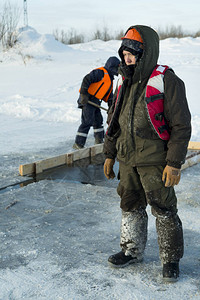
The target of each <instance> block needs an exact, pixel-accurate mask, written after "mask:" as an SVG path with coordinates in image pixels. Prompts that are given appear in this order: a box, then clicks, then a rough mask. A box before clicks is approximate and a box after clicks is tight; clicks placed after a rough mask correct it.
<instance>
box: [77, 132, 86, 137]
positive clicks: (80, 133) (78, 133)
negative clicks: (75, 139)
mask: <svg viewBox="0 0 200 300" xmlns="http://www.w3.org/2000/svg"><path fill="white" fill-rule="evenodd" d="M76 135H80V136H84V137H87V133H83V132H77V134H76Z"/></svg>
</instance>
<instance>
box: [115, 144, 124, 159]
mask: <svg viewBox="0 0 200 300" xmlns="http://www.w3.org/2000/svg"><path fill="white" fill-rule="evenodd" d="M116 148H117V155H118V157H125V156H126V154H127V147H126V145H125V144H124V143H121V142H119V143H117V144H116Z"/></svg>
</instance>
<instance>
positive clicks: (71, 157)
mask: <svg viewBox="0 0 200 300" xmlns="http://www.w3.org/2000/svg"><path fill="white" fill-rule="evenodd" d="M198 147H199V148H200V142H190V143H189V146H188V149H192V150H193V149H196V148H198ZM198 152H199V153H197V151H196V152H195V151H194V152H193V155H192V157H191V156H190V157H189V158H186V162H185V164H184V165H183V166H182V169H186V168H187V167H190V166H192V165H194V164H197V163H199V162H200V151H198ZM101 153H103V144H98V145H94V146H91V147H89V148H84V149H80V150H76V151H73V152H70V153H66V154H62V155H59V156H55V157H51V158H48V159H44V160H40V161H37V162H33V163H30V164H25V165H20V166H19V173H20V175H21V176H26V175H30V174H34V173H35V174H39V173H42V172H43V171H44V170H47V169H50V168H54V167H58V166H61V165H65V164H67V165H69V166H70V165H72V164H73V162H75V161H78V160H81V159H84V158H90V157H91V158H92V157H95V156H96V155H98V154H101Z"/></svg>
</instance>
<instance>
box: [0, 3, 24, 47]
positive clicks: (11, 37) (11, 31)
mask: <svg viewBox="0 0 200 300" xmlns="http://www.w3.org/2000/svg"><path fill="white" fill-rule="evenodd" d="M19 19H20V10H19V8H18V7H17V6H11V4H10V2H9V1H8V2H5V3H4V5H3V8H2V11H1V13H0V41H1V43H2V46H3V47H4V48H11V47H13V46H14V44H15V43H16V41H17V36H18V33H17V25H18V23H19Z"/></svg>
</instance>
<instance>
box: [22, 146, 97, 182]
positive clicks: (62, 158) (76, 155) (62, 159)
mask: <svg viewBox="0 0 200 300" xmlns="http://www.w3.org/2000/svg"><path fill="white" fill-rule="evenodd" d="M102 151H103V144H99V145H94V146H92V147H89V148H83V149H80V150H76V151H73V152H70V153H66V154H62V155H59V156H55V157H50V158H48V159H44V160H40V161H37V162H33V163H31V164H25V165H20V166H19V173H20V175H21V176H26V175H31V174H39V173H42V172H43V171H45V170H47V169H50V168H54V167H58V166H61V165H65V164H67V165H69V166H70V165H72V164H73V162H75V161H78V160H81V159H84V158H90V157H91V153H92V155H93V156H95V155H97V154H98V153H101V152H102Z"/></svg>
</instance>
